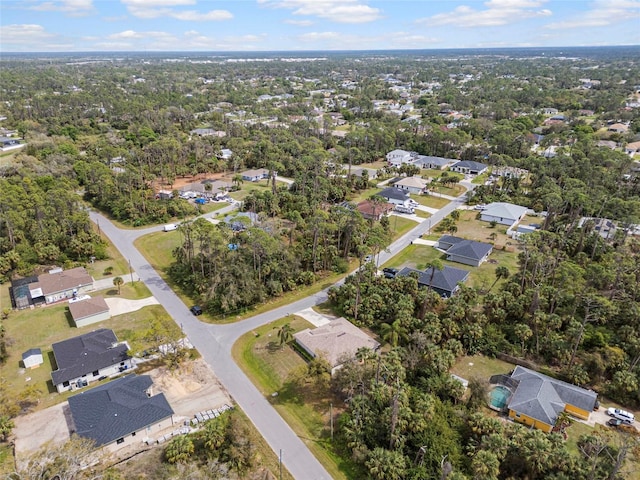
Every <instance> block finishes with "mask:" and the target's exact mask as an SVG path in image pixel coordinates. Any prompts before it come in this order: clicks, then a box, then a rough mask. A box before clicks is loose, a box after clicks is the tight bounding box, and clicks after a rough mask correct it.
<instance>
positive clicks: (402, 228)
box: [389, 212, 428, 240]
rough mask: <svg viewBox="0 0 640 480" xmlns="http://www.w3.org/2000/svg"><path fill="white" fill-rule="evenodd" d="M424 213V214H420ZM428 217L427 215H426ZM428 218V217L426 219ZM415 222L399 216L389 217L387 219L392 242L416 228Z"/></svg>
mask: <svg viewBox="0 0 640 480" xmlns="http://www.w3.org/2000/svg"><path fill="white" fill-rule="evenodd" d="M422 213H425V214H426V212H422ZM427 215H428V214H427ZM426 218H428V217H426ZM417 224H418V223H417V222H416V221H415V220H411V219H410V218H406V217H401V216H400V215H391V216H390V217H389V227H390V228H391V235H392V238H393V240H397V239H398V238H400V237H401V236H403V235H404V234H405V233H407V232H408V231H409V230H411V229H412V228H415V227H416V226H417Z"/></svg>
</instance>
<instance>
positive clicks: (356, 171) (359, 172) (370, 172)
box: [342, 165, 378, 180]
mask: <svg viewBox="0 0 640 480" xmlns="http://www.w3.org/2000/svg"><path fill="white" fill-rule="evenodd" d="M342 168H343V169H344V171H345V172H347V174H348V173H349V165H343V166H342ZM351 175H353V176H354V177H361V178H362V177H364V176H365V175H366V177H367V178H368V179H369V180H373V179H375V178H378V170H376V169H375V168H365V167H354V166H352V167H351Z"/></svg>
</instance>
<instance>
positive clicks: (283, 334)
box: [278, 323, 293, 348]
mask: <svg viewBox="0 0 640 480" xmlns="http://www.w3.org/2000/svg"><path fill="white" fill-rule="evenodd" d="M278 339H279V340H280V346H281V347H282V348H284V346H285V345H286V344H287V343H289V342H290V341H291V340H293V327H292V326H291V324H289V323H285V324H284V325H282V327H280V330H278Z"/></svg>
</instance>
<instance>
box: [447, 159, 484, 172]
mask: <svg viewBox="0 0 640 480" xmlns="http://www.w3.org/2000/svg"><path fill="white" fill-rule="evenodd" d="M487 168H488V167H487V166H486V165H485V164H484V163H480V162H474V161H472V160H461V161H459V162H456V163H454V164H453V165H451V167H450V168H449V170H451V171H452V172H458V173H462V174H464V175H481V174H483V173H484V172H486V171H487Z"/></svg>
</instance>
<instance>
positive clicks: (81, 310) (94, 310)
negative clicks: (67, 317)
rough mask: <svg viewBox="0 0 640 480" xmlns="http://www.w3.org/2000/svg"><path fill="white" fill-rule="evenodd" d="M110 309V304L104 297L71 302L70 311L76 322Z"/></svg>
mask: <svg viewBox="0 0 640 480" xmlns="http://www.w3.org/2000/svg"><path fill="white" fill-rule="evenodd" d="M108 311H109V305H107V302H105V300H104V298H103V297H93V298H87V299H86V300H80V301H79V302H74V303H70V304H69V313H71V316H72V317H73V320H74V321H76V322H77V321H78V320H82V319H83V318H87V317H92V316H93V315H98V314H99V313H104V312H108Z"/></svg>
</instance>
